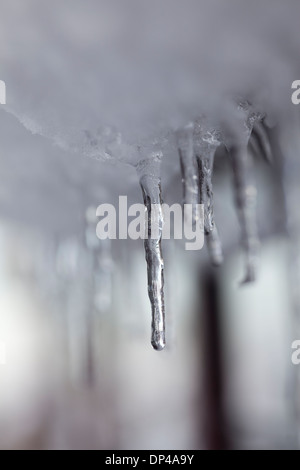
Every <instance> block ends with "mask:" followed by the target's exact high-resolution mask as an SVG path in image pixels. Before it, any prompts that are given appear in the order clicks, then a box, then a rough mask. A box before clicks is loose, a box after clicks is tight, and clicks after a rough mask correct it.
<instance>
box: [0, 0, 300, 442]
mask: <svg viewBox="0 0 300 470" xmlns="http://www.w3.org/2000/svg"><path fill="white" fill-rule="evenodd" d="M143 3H144V4H145V11H141V10H140V8H138V7H137V3H136V2H133V1H130V2H122V3H121V2H118V1H114V2H105V1H100V2H94V1H92V0H90V1H87V2H83V1H80V0H76V1H74V2H70V1H67V0H64V1H60V2H58V1H54V2H51V6H50V5H49V4H47V2H40V1H39V2H37V1H36V0H23V1H22V2H21V1H18V0H11V1H9V2H8V1H6V0H5V1H4V0H3V1H2V3H1V9H2V10H3V14H2V13H1V19H0V26H1V28H0V31H1V32H0V53H1V54H0V79H1V80H4V81H5V82H6V88H7V103H6V104H5V105H1V106H0V345H1V348H0V353H1V354H0V448H1V449H107V450H108V449H118V450H123V449H156V450H160V449H168V450H171V449H175V450H176V449H182V450H184V449H269V448H270V449H279V448H285V449H289V448H292V449H297V448H299V447H300V443H299V430H300V421H299V419H300V417H299V371H298V368H297V366H295V365H293V364H292V362H291V354H292V349H291V344H292V342H293V341H294V340H295V339H300V331H299V326H300V321H299V313H300V299H299V293H298V290H299V288H298V285H299V283H298V279H299V272H300V271H299V269H300V268H299V266H300V263H299V253H300V251H299V239H300V219H299V214H300V213H299V214H298V212H299V211H298V210H297V207H298V201H299V200H300V194H299V193H300V189H299V188H298V186H299V176H300V173H299V161H300V160H299V151H300V142H299V137H298V134H299V125H298V124H299V122H298V118H299V116H298V114H299V113H298V110H297V108H296V107H294V106H293V105H292V104H291V100H290V96H291V90H290V86H291V83H292V81H293V80H296V79H297V78H298V79H299V75H298V76H297V73H298V70H299V63H300V62H299V60H298V53H297V51H298V50H299V49H298V48H297V46H298V43H299V42H300V34H299V32H298V29H299V28H298V24H297V22H298V18H299V14H298V13H299V6H297V2H296V1H292V0H290V1H288V2H285V5H284V6H283V5H282V2H277V1H272V2H271V1H269V2H265V5H264V6H262V5H261V3H260V2H253V4H252V3H251V5H250V2H247V1H242V2H241V1H240V2H236V1H234V0H230V1H228V2H227V5H226V8H225V7H224V6H223V7H222V6H221V5H220V3H219V2H217V1H213V2H207V1H204V0H202V1H200V2H193V1H188V2H184V4H183V2H180V1H174V2H173V3H172V5H171V3H170V2H168V1H165V2H162V4H163V7H162V6H160V4H159V3H157V2H155V1H154V2H143ZM121 5H122V6H121ZM271 6H272V8H271ZM225 10H226V15H225ZM182 12H185V13H186V14H185V16H184V18H183V19H182ZM192 18H194V19H195V21H192ZM296 20H297V21H296ZM182 21H183V23H182ZM133 26H134V28H133ZM200 26H202V28H201V27H200ZM232 26H234V27H232ZM231 27H232V29H231ZM180 28H182V29H180ZM157 33H159V34H157ZM124 38H125V39H126V42H124V40H125V39H124ZM128 51H129V52H128ZM187 52H188V54H187ZM112 57H114V59H113V60H112ZM182 70H184V73H183V74H181V71H182ZM170 77H171V82H170ZM174 77H176V80H175V78H174ZM172 78H174V83H173V81H172ZM175 82H176V83H175ZM241 83H242V84H243V86H242V87H240V85H241ZM196 85H197V86H196ZM240 88H243V90H244V88H245V89H247V90H248V91H249V90H251V93H253V95H254V96H255V97H256V101H258V102H259V103H260V104H261V105H262V107H263V108H264V109H266V110H267V111H268V116H269V122H270V126H269V127H268V128H267V129H266V133H267V137H268V140H269V142H270V145H271V149H272V160H273V162H272V164H271V165H270V164H268V163H267V162H266V161H265V160H264V159H263V158H262V155H261V153H262V151H261V149H259V148H258V150H257V148H256V149H254V150H253V148H249V154H250V153H251V154H253V157H254V161H255V179H256V182H257V188H258V208H257V209H258V213H257V219H258V227H259V235H260V238H261V253H260V254H261V258H260V267H259V278H258V280H257V281H256V282H255V283H253V284H249V285H245V286H244V285H243V286H241V285H240V281H241V279H242V274H243V263H244V256H243V253H242V252H241V247H240V230H239V224H238V219H237V215H236V213H235V209H234V203H233V192H232V174H231V173H232V171H231V168H230V163H229V159H228V155H227V152H226V150H225V148H224V147H223V146H222V147H221V148H220V149H219V150H218V152H217V155H216V162H215V172H214V177H213V182H214V192H215V196H214V200H215V214H216V219H217V220H218V226H219V232H220V237H221V239H222V242H223V246H224V255H225V260H224V263H223V265H222V266H221V267H220V268H213V267H211V266H210V263H209V258H208V255H207V252H206V248H205V247H204V248H203V249H202V250H201V251H199V252H194V251H191V252H188V251H185V250H184V244H183V243H181V242H179V241H176V243H175V242H174V241H173V240H165V241H164V244H163V253H164V259H165V301H166V317H167V347H166V349H165V350H164V351H162V352H160V353H158V352H156V351H154V350H153V349H152V348H151V345H150V323H151V318H150V316H151V315H150V313H151V308H150V304H149V299H148V293H147V272H146V263H145V256H144V251H143V242H142V241H141V240H138V241H132V240H102V241H100V240H99V239H98V238H97V236H96V223H97V220H96V218H95V209H96V207H97V206H98V205H99V204H102V203H111V204H115V205H116V206H117V201H118V197H119V195H127V196H128V204H132V203H141V202H142V194H141V191H140V188H139V182H138V178H137V175H136V170H135V167H134V165H135V164H136V159H137V158H138V157H137V156H136V155H137V152H136V148H137V147H142V148H144V149H146V150H147V149H148V147H149V146H150V145H152V144H153V143H154V144H155V145H157V144H159V145H161V146H162V147H163V148H164V150H165V152H164V158H163V161H162V192H163V198H164V200H165V202H167V203H169V204H171V203H174V202H180V201H181V200H182V187H181V176H180V165H179V159H178V153H177V149H176V148H175V150H174V142H173V137H172V135H173V134H172V133H173V131H174V129H176V128H178V126H180V125H181V124H182V123H185V122H186V119H189V118H190V117H192V116H194V115H195V114H196V115H198V114H197V113H198V112H199V110H201V109H202V107H203V108H205V109H206V110H208V111H209V110H210V109H211V112H212V113H215V112H216V109H217V110H220V113H222V115H223V114H224V113H225V111H224V109H225V106H224V107H223V102H224V101H225V97H226V96H227V93H228V92H229V91H232V90H235V91H236V92H240V91H241V89H240ZM174 100H175V103H174ZM195 100H196V101H195ZM171 103H173V104H172V105H171ZM173 105H174V106H173ZM297 113H298V114H297ZM229 119H231V117H230V116H229ZM154 144H153V145H154ZM298 367H299V366H298Z"/></svg>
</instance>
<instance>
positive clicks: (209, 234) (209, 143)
mask: <svg viewBox="0 0 300 470" xmlns="http://www.w3.org/2000/svg"><path fill="white" fill-rule="evenodd" d="M219 145H220V135H219V133H218V132H217V131H216V130H214V129H212V130H209V129H208V128H207V127H206V126H204V125H203V121H201V122H200V123H199V122H198V126H197V127H196V132H195V150H196V159H197V164H198V172H199V186H200V191H199V192H200V198H199V200H200V204H203V205H204V233H205V235H206V240H207V248H208V252H209V255H210V259H211V262H212V264H214V265H215V266H219V265H220V264H222V262H223V253H222V245H221V241H220V238H219V234H218V230H217V227H216V224H215V221H214V207H213V185H212V174H213V165H214V156H215V152H216V149H217V147H218V146H219Z"/></svg>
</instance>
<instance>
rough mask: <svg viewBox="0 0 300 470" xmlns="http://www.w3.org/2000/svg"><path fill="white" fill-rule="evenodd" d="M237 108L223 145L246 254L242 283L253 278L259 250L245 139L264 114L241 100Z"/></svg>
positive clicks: (251, 171) (254, 194) (253, 188)
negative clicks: (237, 117) (238, 117)
mask: <svg viewBox="0 0 300 470" xmlns="http://www.w3.org/2000/svg"><path fill="white" fill-rule="evenodd" d="M238 110H239V111H240V112H241V121H240V122H237V123H236V129H235V130H234V131H233V132H232V131H231V132H232V133H231V136H230V139H231V144H230V145H228V146H227V147H228V148H229V151H230V156H231V162H232V169H233V186H234V192H235V202H236V206H237V210H238V218H239V222H240V226H241V231H242V244H243V248H244V250H245V254H246V274H245V277H244V279H243V281H242V284H246V283H249V282H253V281H255V280H256V277H257V265H258V251H259V239H258V230H257V223H256V195H257V190H256V186H255V183H254V181H253V177H252V173H253V158H252V155H251V152H248V143H249V139H250V136H251V133H252V131H253V126H254V125H256V124H257V123H258V122H260V121H261V120H262V119H263V117H264V116H263V115H262V114H261V113H259V112H256V111H255V110H254V109H253V107H252V106H251V105H250V104H249V103H248V102H241V103H240V104H239V106H238ZM240 124H242V128H241V129H239V127H240V126H239V125H240ZM238 131H240V133H239V134H238V133H237V132H238ZM228 136H229V134H228ZM228 136H227V137H228Z"/></svg>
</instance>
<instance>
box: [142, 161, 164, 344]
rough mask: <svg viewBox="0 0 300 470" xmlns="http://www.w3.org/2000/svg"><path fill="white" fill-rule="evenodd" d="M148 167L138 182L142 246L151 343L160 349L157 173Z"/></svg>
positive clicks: (161, 297)
mask: <svg viewBox="0 0 300 470" xmlns="http://www.w3.org/2000/svg"><path fill="white" fill-rule="evenodd" d="M156 166H157V165H156ZM152 169H153V168H151V165H150V166H149V168H146V169H145V168H144V171H143V174H142V176H141V178H140V185H141V188H142V192H143V198H144V204H145V210H146V214H147V222H148V224H147V229H148V233H147V234H146V235H147V236H146V237H145V242H144V246H145V256H146V262H147V275H148V295H149V299H150V302H151V309H152V332H151V344H152V346H153V348H154V349H156V350H158V351H160V350H162V349H163V348H164V347H165V305H164V261H163V256H162V250H161V240H162V230H163V213H162V197H161V181H160V176H158V175H157V171H154V172H153V171H151V170H152Z"/></svg>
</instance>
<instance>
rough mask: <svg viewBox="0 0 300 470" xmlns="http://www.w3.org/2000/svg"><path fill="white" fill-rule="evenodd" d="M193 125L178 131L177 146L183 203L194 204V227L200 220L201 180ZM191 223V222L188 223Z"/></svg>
mask: <svg viewBox="0 0 300 470" xmlns="http://www.w3.org/2000/svg"><path fill="white" fill-rule="evenodd" d="M193 130H194V125H193V124H192V123H190V124H188V125H187V126H185V127H184V128H183V129H180V130H179V131H177V145H178V152H179V158H180V167H181V175H182V184H183V203H184V204H192V206H193V207H192V226H193V228H194V227H195V224H196V223H197V222H198V220H199V214H198V210H197V204H199V180H198V175H197V162H196V158H195V155H194V145H193ZM188 222H189V221H188Z"/></svg>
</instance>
